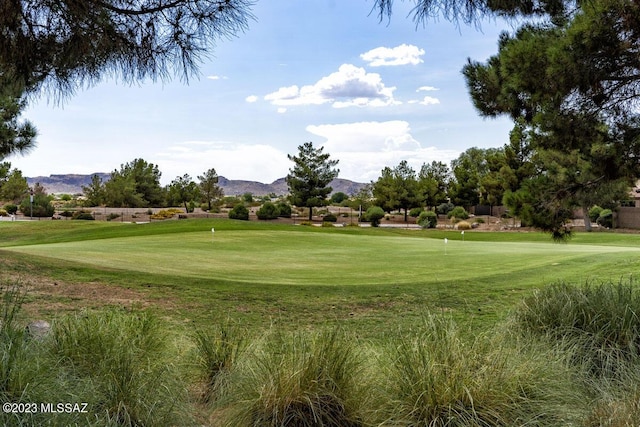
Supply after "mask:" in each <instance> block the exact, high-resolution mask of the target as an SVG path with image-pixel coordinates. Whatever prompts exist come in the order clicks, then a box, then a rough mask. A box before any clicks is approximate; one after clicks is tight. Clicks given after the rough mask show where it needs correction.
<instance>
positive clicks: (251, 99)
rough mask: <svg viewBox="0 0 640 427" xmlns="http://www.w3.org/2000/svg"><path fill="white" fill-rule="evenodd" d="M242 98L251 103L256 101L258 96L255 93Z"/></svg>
mask: <svg viewBox="0 0 640 427" xmlns="http://www.w3.org/2000/svg"><path fill="white" fill-rule="evenodd" d="M244 100H245V101H247V102H248V103H250V104H251V103H254V102H256V101H257V100H258V97H257V96H255V95H249V96H247V97H246V98H245V99H244Z"/></svg>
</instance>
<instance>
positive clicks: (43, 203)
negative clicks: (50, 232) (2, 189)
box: [20, 194, 55, 218]
mask: <svg viewBox="0 0 640 427" xmlns="http://www.w3.org/2000/svg"><path fill="white" fill-rule="evenodd" d="M32 209H33V216H34V217H38V218H45V217H51V216H53V214H54V213H55V208H54V207H53V205H52V204H51V199H50V198H49V197H48V196H46V195H43V194H36V195H35V196H34V197H33V204H31V203H30V201H29V197H27V198H25V199H24V200H23V201H22V203H20V212H22V214H23V215H25V216H31V214H32Z"/></svg>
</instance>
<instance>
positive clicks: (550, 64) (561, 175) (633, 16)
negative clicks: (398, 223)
mask: <svg viewBox="0 0 640 427" xmlns="http://www.w3.org/2000/svg"><path fill="white" fill-rule="evenodd" d="M638 24H640V5H638V4H636V3H632V2H625V1H619V0H593V1H592V2H589V7H583V8H582V9H580V10H578V11H577V12H576V13H575V14H573V15H571V16H569V17H567V19H566V20H563V21H559V22H558V23H557V25H540V24H535V25H533V24H531V25H526V26H524V27H522V28H521V29H519V30H518V31H517V32H516V34H515V35H514V36H509V35H507V34H503V35H502V36H501V38H500V43H499V51H498V54H497V55H495V56H493V57H491V58H490V59H489V60H488V61H487V62H486V63H484V64H482V63H477V62H469V64H467V66H466V67H465V68H464V71H463V73H464V75H465V78H466V79H467V85H468V87H469V90H470V93H471V96H472V99H473V102H474V105H475V106H476V108H477V109H478V111H479V112H480V113H481V114H482V115H484V116H487V117H494V116H498V115H508V116H510V117H511V118H513V119H514V120H516V121H517V123H518V124H517V125H518V126H524V128H525V129H526V134H527V137H526V143H527V144H528V145H529V147H530V150H532V151H533V153H534V155H535V158H536V167H537V168H538V170H539V172H540V173H541V174H543V175H544V176H541V177H539V178H536V181H537V184H534V183H533V182H528V183H527V185H526V186H524V187H523V189H522V190H523V193H522V194H526V195H527V197H524V196H523V197H513V196H511V195H510V196H509V198H508V200H510V201H511V202H514V201H515V202H516V204H520V202H521V201H524V200H533V201H534V202H535V203H534V205H535V206H536V208H535V209H536V215H530V217H531V218H532V221H533V224H534V225H536V226H539V227H541V228H543V229H546V230H549V231H551V232H552V233H553V234H554V236H556V237H558V238H562V237H565V236H567V235H568V230H567V228H566V227H565V225H564V224H565V222H566V221H567V220H568V219H569V218H570V217H571V213H572V212H573V210H574V208H582V209H583V211H585V216H586V211H587V210H588V208H589V205H590V204H593V203H598V204H600V203H601V202H602V203H609V202H610V201H611V198H612V197H611V196H613V198H617V199H619V198H620V197H621V194H622V193H624V191H621V190H620V189H621V188H623V187H624V182H626V183H627V185H629V184H631V183H632V182H633V181H634V180H635V179H636V178H637V177H638V176H639V175H640V165H639V164H638V161H637V159H638V155H639V151H638V148H639V147H638V145H639V143H640V138H638V134H640V132H639V131H638V126H639V124H640V120H639V119H638V117H637V116H636V111H637V108H636V107H637V102H638V100H639V99H640V57H639V56H638V52H639V51H640V39H639V37H638V36H640V25H638ZM542 181H545V182H544V185H542V184H541V182H542ZM614 189H616V190H615V191H614ZM612 192H613V193H612ZM522 194H521V196H522ZM603 198H604V199H603ZM540 209H542V210H553V209H555V210H556V211H555V212H553V211H548V212H541V211H539V210H540ZM525 212H526V210H525ZM587 225H588V224H587Z"/></svg>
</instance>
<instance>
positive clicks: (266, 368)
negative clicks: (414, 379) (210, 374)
mask: <svg viewBox="0 0 640 427" xmlns="http://www.w3.org/2000/svg"><path fill="white" fill-rule="evenodd" d="M245 355H246V357H245V358H243V362H241V363H240V364H238V365H236V369H235V372H234V375H233V377H232V378H231V380H230V381H229V387H228V388H226V389H225V395H224V396H223V397H222V398H221V399H220V408H221V412H220V413H222V414H224V420H223V425H225V426H237V427H240V426H260V427H271V426H273V427H280V426H296V427H307V426H308V427H311V426H324V427H357V426H360V425H362V423H361V413H362V411H364V409H368V406H367V405H368V403H367V402H368V397H369V393H367V392H366V391H363V390H364V387H362V383H361V382H360V381H359V378H358V375H359V373H360V372H361V369H362V366H363V365H362V361H361V360H360V357H359V354H358V351H357V348H356V346H355V343H354V341H353V340H352V339H349V337H347V336H345V335H344V334H343V333H341V332H338V331H332V332H320V333H314V334H311V333H295V334H292V335H284V334H283V333H273V334H270V335H269V336H268V337H266V338H265V340H264V341H262V342H261V343H257V344H256V345H255V346H254V347H253V348H252V349H251V351H247V352H246V353H245Z"/></svg>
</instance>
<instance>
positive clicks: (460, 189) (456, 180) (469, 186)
mask: <svg viewBox="0 0 640 427" xmlns="http://www.w3.org/2000/svg"><path fill="white" fill-rule="evenodd" d="M495 150H496V149H492V148H488V149H483V148H478V147H471V148H468V149H467V150H465V151H464V152H463V153H461V154H460V156H458V158H457V159H454V160H453V161H452V162H451V172H452V175H453V179H452V180H451V183H450V185H449V195H450V197H451V201H452V202H453V203H454V204H456V205H459V206H464V207H470V206H475V205H477V204H478V203H480V199H481V196H482V195H481V192H480V190H481V185H480V183H481V181H482V179H483V177H484V176H485V175H486V174H487V173H488V172H489V166H488V163H487V156H489V155H491V154H492V153H493V152H494V151H495Z"/></svg>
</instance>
